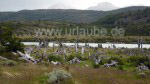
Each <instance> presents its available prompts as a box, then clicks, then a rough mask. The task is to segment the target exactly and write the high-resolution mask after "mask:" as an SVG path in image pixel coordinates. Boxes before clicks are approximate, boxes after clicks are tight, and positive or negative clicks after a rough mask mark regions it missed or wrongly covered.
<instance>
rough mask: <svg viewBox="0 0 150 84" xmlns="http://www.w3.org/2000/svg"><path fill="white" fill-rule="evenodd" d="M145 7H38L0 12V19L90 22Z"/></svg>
mask: <svg viewBox="0 0 150 84" xmlns="http://www.w3.org/2000/svg"><path fill="white" fill-rule="evenodd" d="M145 8H146V7H127V8H122V9H117V10H113V11H93V10H74V9H39V10H21V11H18V12H0V21H1V22H2V21H14V20H15V21H37V20H46V21H66V22H73V23H92V22H95V21H97V20H98V19H100V18H103V17H105V16H107V15H111V14H118V13H125V12H128V11H136V10H143V9H145Z"/></svg>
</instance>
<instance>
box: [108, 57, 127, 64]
mask: <svg viewBox="0 0 150 84" xmlns="http://www.w3.org/2000/svg"><path fill="white" fill-rule="evenodd" d="M112 60H113V61H116V62H118V64H119V65H123V64H124V63H123V60H122V59H121V58H118V57H111V58H109V59H108V60H106V61H107V63H111V61H112Z"/></svg>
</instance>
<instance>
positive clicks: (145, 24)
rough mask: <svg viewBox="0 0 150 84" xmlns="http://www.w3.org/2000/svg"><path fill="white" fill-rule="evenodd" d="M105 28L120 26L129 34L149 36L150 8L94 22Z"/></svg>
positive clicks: (110, 16)
mask: <svg viewBox="0 0 150 84" xmlns="http://www.w3.org/2000/svg"><path fill="white" fill-rule="evenodd" d="M95 23H96V24H98V25H101V26H105V27H115V26H120V27H123V28H125V29H126V31H128V33H129V32H130V34H132V35H133V34H135V33H136V34H139V35H149V31H150V28H149V27H150V8H146V9H144V10H137V11H129V12H126V13H119V14H112V15H108V16H105V17H103V18H101V19H99V20H98V21H97V22H95ZM134 31H136V32H134Z"/></svg>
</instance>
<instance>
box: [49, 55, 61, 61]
mask: <svg viewBox="0 0 150 84" xmlns="http://www.w3.org/2000/svg"><path fill="white" fill-rule="evenodd" d="M48 60H49V61H50V62H51V61H55V62H56V61H58V62H62V61H63V57H62V56H57V55H50V56H48Z"/></svg>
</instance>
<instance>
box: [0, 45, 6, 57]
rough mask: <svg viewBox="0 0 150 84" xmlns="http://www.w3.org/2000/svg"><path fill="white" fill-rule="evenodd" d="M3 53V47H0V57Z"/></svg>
mask: <svg viewBox="0 0 150 84" xmlns="http://www.w3.org/2000/svg"><path fill="white" fill-rule="evenodd" d="M5 51H6V50H5V47H4V46H1V45H0V55H2V53H4V52H5Z"/></svg>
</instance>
